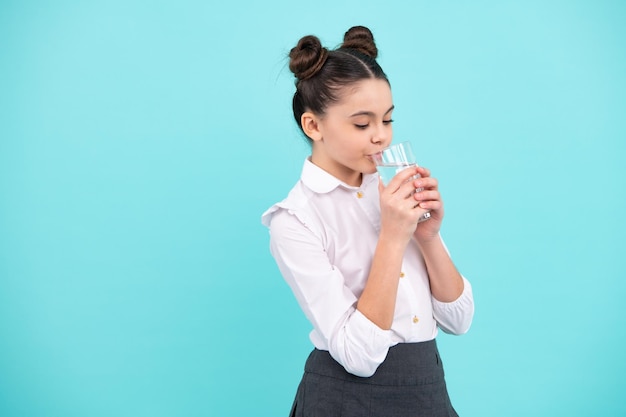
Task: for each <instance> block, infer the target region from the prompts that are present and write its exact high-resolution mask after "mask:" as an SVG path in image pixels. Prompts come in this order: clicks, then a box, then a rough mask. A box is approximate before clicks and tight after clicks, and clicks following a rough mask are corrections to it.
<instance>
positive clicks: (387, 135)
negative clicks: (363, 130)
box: [371, 123, 391, 147]
mask: <svg viewBox="0 0 626 417" xmlns="http://www.w3.org/2000/svg"><path fill="white" fill-rule="evenodd" d="M371 140H372V143H373V144H375V145H382V146H383V147H384V146H387V145H388V144H389V143H390V142H391V126H388V125H384V124H383V123H381V124H379V125H378V128H377V129H376V131H375V132H374V134H373V135H372V139H371Z"/></svg>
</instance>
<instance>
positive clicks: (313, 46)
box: [289, 35, 328, 80]
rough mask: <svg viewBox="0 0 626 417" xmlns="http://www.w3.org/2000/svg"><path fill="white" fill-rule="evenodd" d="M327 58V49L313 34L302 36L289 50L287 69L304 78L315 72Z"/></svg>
mask: <svg viewBox="0 0 626 417" xmlns="http://www.w3.org/2000/svg"><path fill="white" fill-rule="evenodd" d="M326 58H328V49H326V48H324V47H322V43H321V42H320V40H319V39H318V38H317V37H316V36H313V35H308V36H304V37H303V38H301V39H300V40H299V41H298V44H297V45H296V46H295V47H293V48H291V51H290V52H289V69H290V70H291V72H293V74H294V75H295V76H296V78H298V80H306V79H309V78H311V77H312V76H314V75H315V74H317V72H318V71H319V70H320V69H321V68H322V66H323V65H324V63H325V62H326Z"/></svg>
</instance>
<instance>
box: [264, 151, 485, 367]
mask: <svg viewBox="0 0 626 417" xmlns="http://www.w3.org/2000/svg"><path fill="white" fill-rule="evenodd" d="M262 222H263V224H264V225H265V226H267V227H269V229H270V250H271V253H272V255H273V256H274V258H275V260H276V263H277V264H278V268H279V269H280V272H281V273H282V275H283V277H284V279H285V280H286V281H287V283H288V284H289V286H290V287H291V289H292V291H293V293H294V295H295V296H296V299H297V300H298V303H299V304H300V307H301V308H302V310H303V311H304V314H305V315H306V317H307V318H308V319H309V321H310V322H311V323H312V325H313V330H312V331H311V334H310V338H311V341H312V342H313V345H314V346H315V347H316V348H318V349H321V350H327V351H329V352H330V354H331V356H332V357H333V358H334V359H335V360H336V361H337V362H339V363H340V364H341V365H343V367H344V368H345V369H346V370H347V371H348V372H350V373H352V374H354V375H357V376H362V377H367V376H371V375H373V374H374V372H375V371H376V368H377V367H378V366H379V365H380V364H381V363H382V362H383V361H384V360H385V357H386V356H387V352H388V350H389V348H390V347H391V346H394V345H396V344H398V343H410V342H422V341H427V340H432V339H434V338H435V337H436V336H437V327H440V328H441V329H442V330H443V331H444V332H446V333H452V334H462V333H465V332H466V331H467V330H468V329H469V327H470V324H471V322H472V318H473V315H474V299H473V296H472V288H471V285H470V283H469V282H468V281H467V279H465V277H463V282H464V290H463V293H462V294H461V296H460V297H459V298H458V299H457V300H455V301H453V302H449V303H443V302H440V301H438V300H436V299H435V298H434V297H433V296H432V295H431V293H430V285H429V280H428V272H427V271H426V266H425V264H424V260H423V258H422V255H421V252H420V251H419V249H418V246H417V244H416V243H415V242H413V241H412V242H410V243H409V245H408V246H407V249H406V253H405V254H404V261H403V264H402V273H401V275H400V277H401V279H400V282H399V287H398V298H397V301H396V310H395V314H394V319H393V323H392V326H391V329H390V330H382V329H381V328H379V327H378V326H377V325H375V324H374V323H372V322H371V321H370V320H369V319H367V318H366V317H365V316H364V315H363V314H361V313H360V312H359V311H358V310H357V309H356V304H357V300H358V299H359V297H360V295H361V293H362V291H363V288H364V287H365V283H366V281H367V277H368V275H369V271H370V266H371V262H372V257H373V255H374V250H375V248H376V244H377V241H378V234H379V231H380V205H379V196H378V174H368V175H364V176H363V181H362V184H361V186H360V187H353V186H349V185H347V184H345V183H343V182H342V181H340V180H338V179H337V178H335V177H333V176H332V175H330V174H329V173H327V172H326V171H324V170H322V169H321V168H319V167H317V166H316V165H314V164H313V163H312V162H310V161H309V160H308V159H307V160H306V161H305V163H304V167H303V169H302V175H301V178H300V181H299V182H298V183H297V184H296V185H295V186H294V188H293V189H292V190H291V192H290V193H289V195H288V196H287V198H286V199H285V200H283V201H281V202H279V203H277V204H275V205H273V206H272V207H270V208H269V209H268V210H267V211H266V212H265V213H264V214H263V216H262Z"/></svg>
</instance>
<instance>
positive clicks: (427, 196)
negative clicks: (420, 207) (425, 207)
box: [413, 190, 441, 201]
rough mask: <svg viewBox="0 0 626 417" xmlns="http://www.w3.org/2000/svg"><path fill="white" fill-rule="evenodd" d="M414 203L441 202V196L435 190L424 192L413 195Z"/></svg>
mask: <svg viewBox="0 0 626 417" xmlns="http://www.w3.org/2000/svg"><path fill="white" fill-rule="evenodd" d="M413 199H415V200H416V201H437V200H441V194H439V191H437V190H424V191H420V192H418V193H415V194H413Z"/></svg>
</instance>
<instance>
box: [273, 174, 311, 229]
mask: <svg viewBox="0 0 626 417" xmlns="http://www.w3.org/2000/svg"><path fill="white" fill-rule="evenodd" d="M314 194H315V193H313V192H312V191H311V190H309V189H308V188H307V187H306V186H304V185H303V184H302V181H298V183H297V184H296V185H295V186H294V187H293V188H292V189H291V191H290V192H289V194H288V195H287V197H286V198H285V199H284V200H282V201H279V202H278V203H276V204H274V205H272V206H271V207H270V208H268V209H267V210H266V211H265V212H264V213H263V215H262V216H261V223H263V225H264V226H266V227H268V228H270V230H272V229H275V228H276V227H277V226H279V225H285V223H287V224H289V223H290V222H293V221H294V220H297V221H298V222H299V223H301V224H302V225H305V226H307V225H309V224H311V223H312V220H311V217H312V210H311V206H312V205H311V199H312V198H313V197H314Z"/></svg>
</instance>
